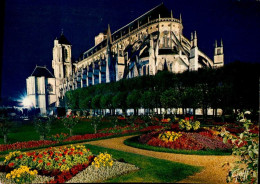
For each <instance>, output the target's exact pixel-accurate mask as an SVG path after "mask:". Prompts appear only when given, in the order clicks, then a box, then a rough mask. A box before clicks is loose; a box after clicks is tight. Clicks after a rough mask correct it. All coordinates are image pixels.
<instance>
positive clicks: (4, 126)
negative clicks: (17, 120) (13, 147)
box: [0, 117, 13, 144]
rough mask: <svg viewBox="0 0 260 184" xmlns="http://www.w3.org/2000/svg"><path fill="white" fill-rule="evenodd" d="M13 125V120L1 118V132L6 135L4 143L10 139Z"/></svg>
mask: <svg viewBox="0 0 260 184" xmlns="http://www.w3.org/2000/svg"><path fill="white" fill-rule="evenodd" d="M12 126H13V124H12V122H11V121H10V120H9V119H8V118H5V117H1V119H0V132H1V134H2V135H3V136H4V143H5V144H6V143H7V141H8V137H7V135H8V132H9V131H10V129H11V127H12Z"/></svg>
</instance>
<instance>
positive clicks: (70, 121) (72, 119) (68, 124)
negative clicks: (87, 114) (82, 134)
mask: <svg viewBox="0 0 260 184" xmlns="http://www.w3.org/2000/svg"><path fill="white" fill-rule="evenodd" d="M62 121H63V124H64V126H65V128H67V129H68V130H69V131H70V136H72V130H73V128H74V126H75V125H76V124H78V123H79V118H78V117H76V116H72V115H67V117H66V118H63V119H62Z"/></svg>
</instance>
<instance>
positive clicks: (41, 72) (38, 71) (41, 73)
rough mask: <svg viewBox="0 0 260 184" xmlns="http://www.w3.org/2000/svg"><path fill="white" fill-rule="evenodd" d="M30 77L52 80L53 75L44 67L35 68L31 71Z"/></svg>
mask: <svg viewBox="0 0 260 184" xmlns="http://www.w3.org/2000/svg"><path fill="white" fill-rule="evenodd" d="M31 76H35V77H46V78H54V76H53V74H52V73H51V72H50V70H48V69H47V68H46V66H37V65H36V67H35V69H34V70H33V73H32V74H31Z"/></svg>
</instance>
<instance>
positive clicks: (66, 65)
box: [52, 33, 72, 106]
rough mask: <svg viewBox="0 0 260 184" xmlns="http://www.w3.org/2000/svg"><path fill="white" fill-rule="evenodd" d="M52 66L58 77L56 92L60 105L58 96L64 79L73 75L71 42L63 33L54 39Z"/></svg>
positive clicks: (56, 77)
mask: <svg viewBox="0 0 260 184" xmlns="http://www.w3.org/2000/svg"><path fill="white" fill-rule="evenodd" d="M52 54H53V59H52V68H53V70H54V76H55V79H56V87H55V88H56V94H57V104H56V105H57V106H58V105H59V100H58V98H59V97H60V96H61V95H60V89H59V88H60V85H62V84H63V79H64V78H66V77H69V76H70V75H72V61H71V44H70V42H69V41H68V40H67V38H66V37H65V36H64V35H63V33H61V36H60V37H59V38H58V39H57V38H56V39H55V40H54V47H53V51H52Z"/></svg>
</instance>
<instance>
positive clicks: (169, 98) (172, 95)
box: [160, 88, 179, 111]
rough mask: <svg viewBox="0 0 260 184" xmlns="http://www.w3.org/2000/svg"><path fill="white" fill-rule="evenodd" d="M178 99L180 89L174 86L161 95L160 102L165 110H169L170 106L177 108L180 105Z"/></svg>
mask: <svg viewBox="0 0 260 184" xmlns="http://www.w3.org/2000/svg"><path fill="white" fill-rule="evenodd" d="M178 99H179V98H178V91H177V90H175V89H174V88H170V89H168V90H165V91H164V92H163V93H162V94H161V95H160V102H161V104H162V107H163V108H164V109H165V111H167V109H168V108H174V107H175V108H177V107H178V106H179V102H178Z"/></svg>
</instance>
